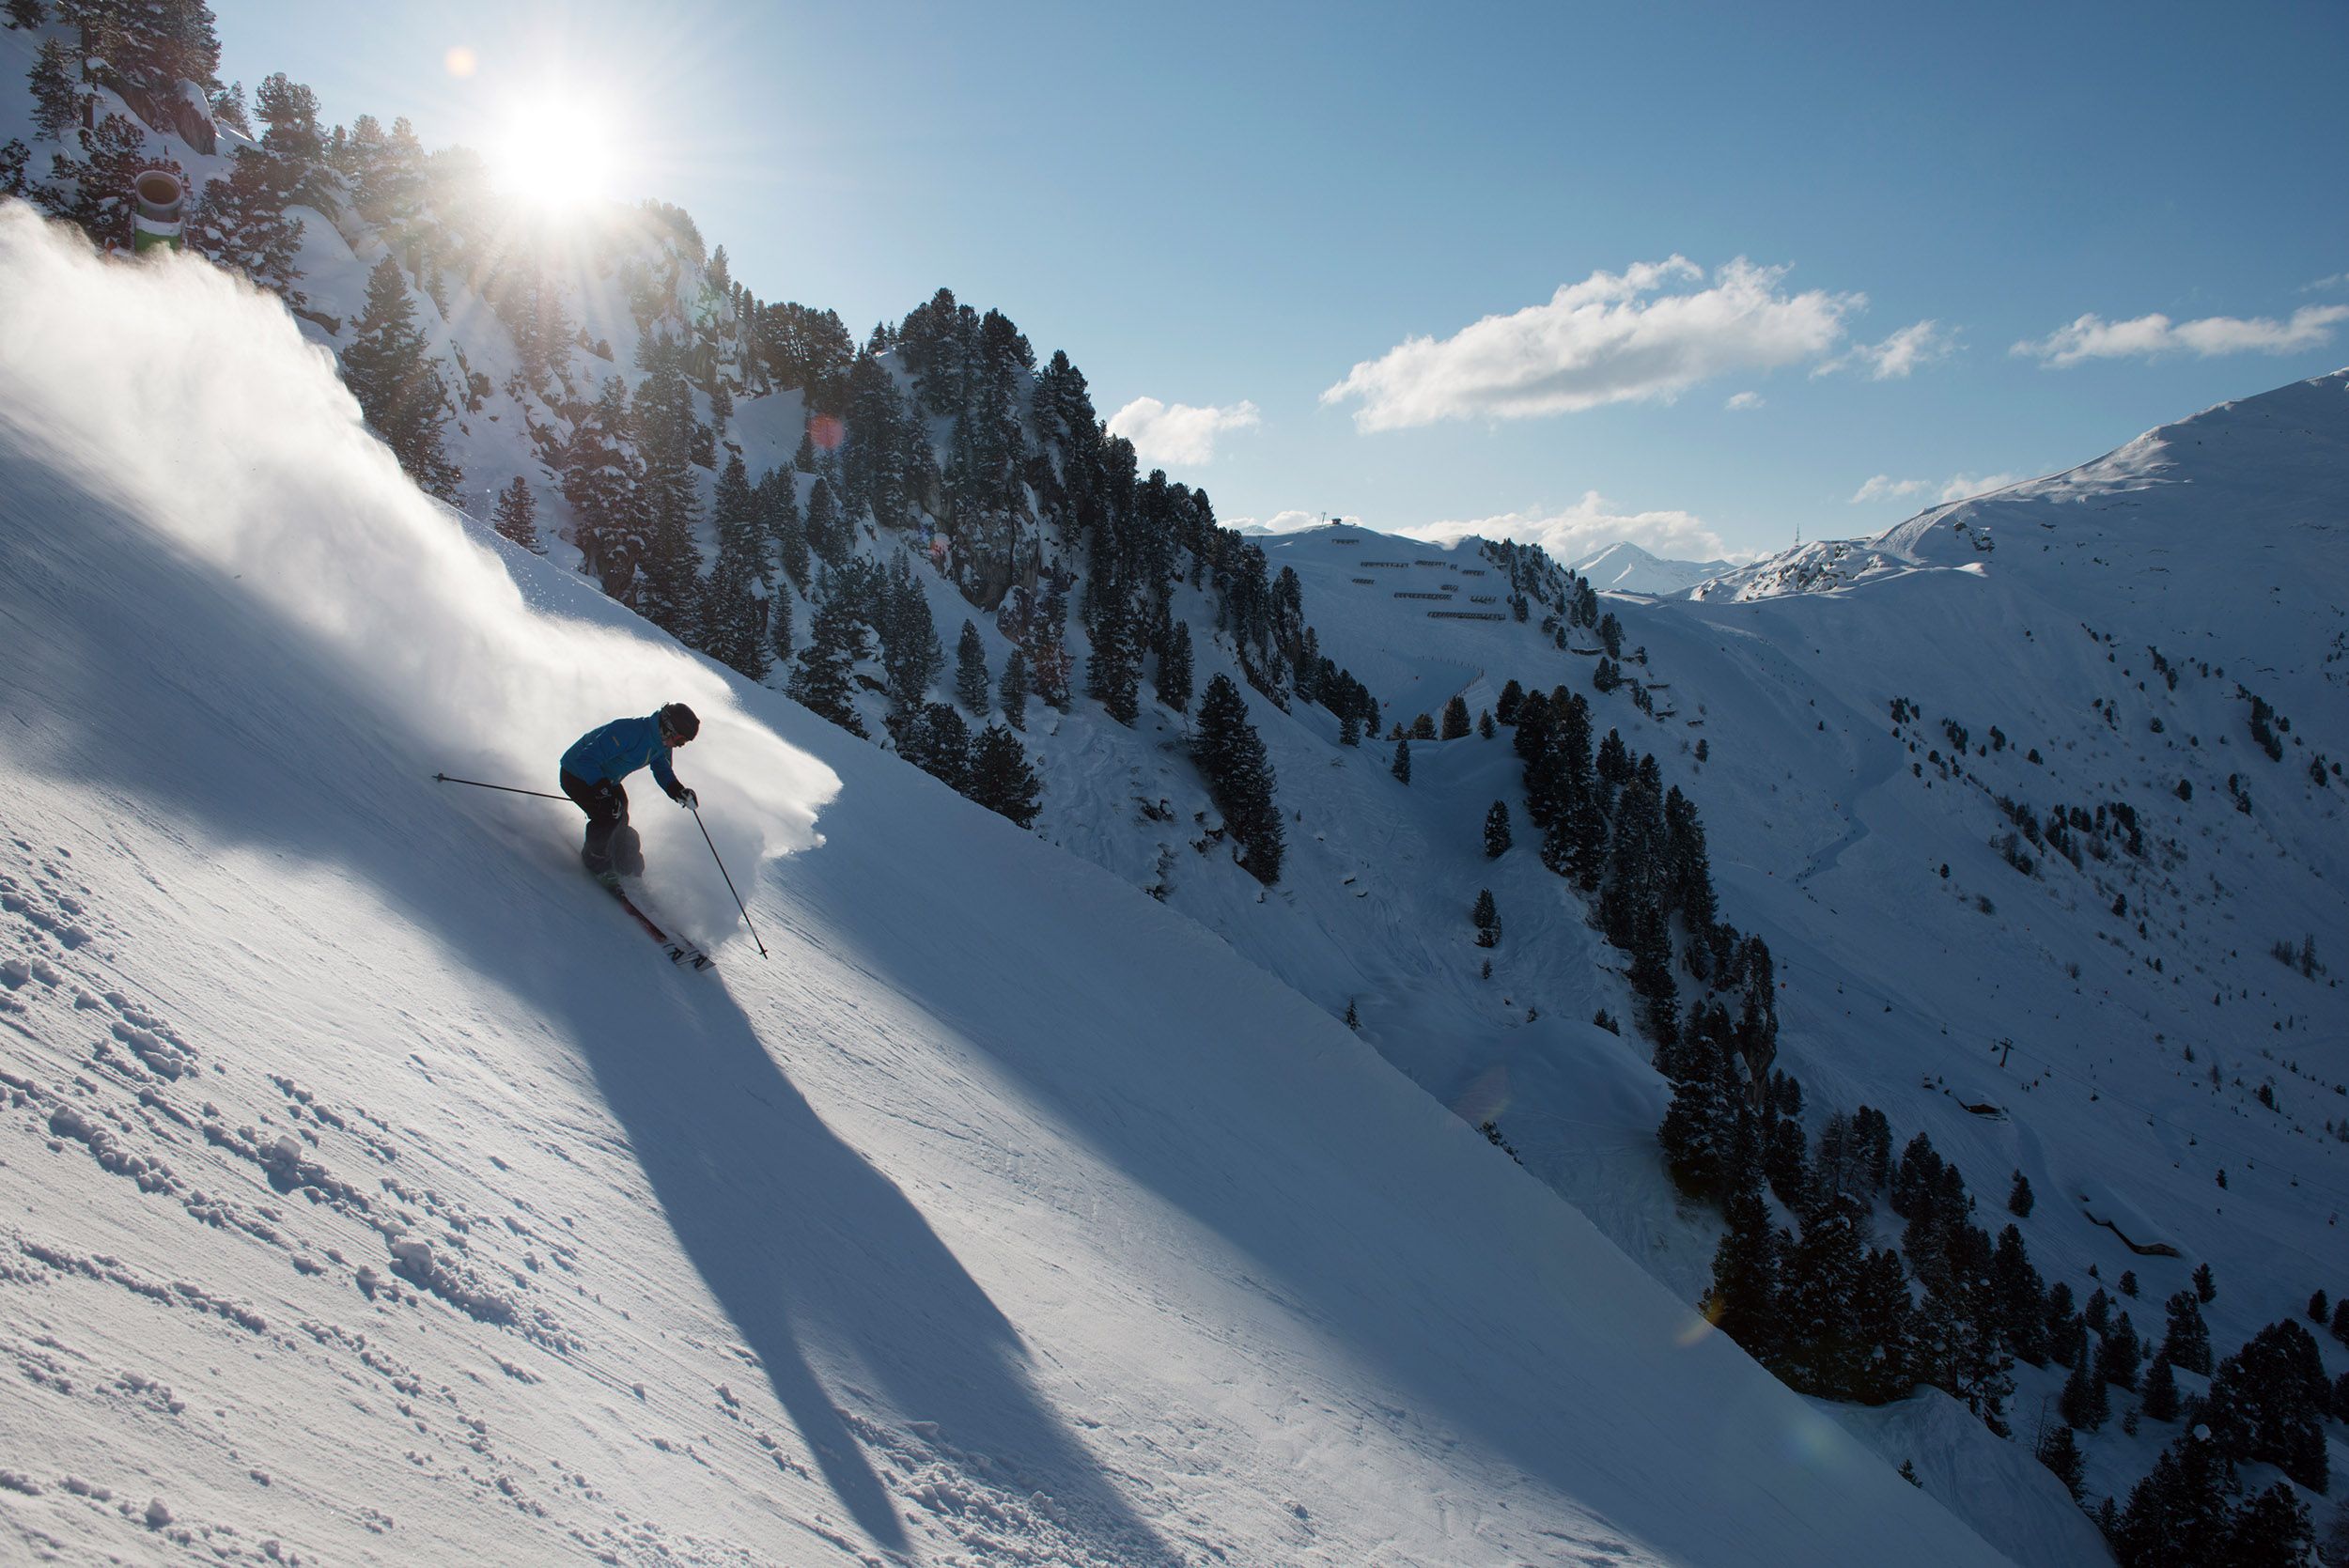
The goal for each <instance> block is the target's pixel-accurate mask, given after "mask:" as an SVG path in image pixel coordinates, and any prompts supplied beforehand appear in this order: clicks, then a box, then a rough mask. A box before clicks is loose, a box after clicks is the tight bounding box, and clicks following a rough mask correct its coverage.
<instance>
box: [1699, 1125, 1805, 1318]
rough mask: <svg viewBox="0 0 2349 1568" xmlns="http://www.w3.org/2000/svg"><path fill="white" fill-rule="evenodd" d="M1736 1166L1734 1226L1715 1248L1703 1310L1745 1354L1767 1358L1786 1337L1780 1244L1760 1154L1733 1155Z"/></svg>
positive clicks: (1731, 1216) (1732, 1190) (1732, 1199)
mask: <svg viewBox="0 0 2349 1568" xmlns="http://www.w3.org/2000/svg"><path fill="white" fill-rule="evenodd" d="M1748 1148H1749V1149H1750V1144H1749V1145H1748ZM1731 1170H1732V1172H1733V1173H1732V1176H1731V1181H1730V1190H1729V1201H1728V1204H1727V1211H1728V1219H1729V1230H1728V1232H1727V1234H1724V1235H1723V1236H1722V1237H1721V1240H1720V1245H1719V1247H1718V1248H1716V1249H1715V1250H1714V1252H1713V1284H1712V1288H1710V1289H1709V1290H1707V1291H1706V1292H1705V1293H1704V1299H1703V1302H1702V1303H1700V1304H1699V1307H1698V1310H1699V1311H1700V1312H1703V1313H1704V1315H1705V1316H1706V1317H1707V1318H1709V1319H1711V1320H1712V1324H1713V1327H1716V1328H1719V1330H1720V1331H1721V1332H1722V1333H1724V1334H1727V1335H1728V1336H1729V1337H1730V1338H1731V1339H1733V1340H1735V1342H1736V1343H1738V1344H1739V1345H1741V1346H1743V1347H1744V1349H1745V1351H1746V1354H1748V1355H1749V1356H1751V1357H1752V1358H1754V1359H1756V1360H1758V1361H1762V1362H1764V1363H1769V1362H1771V1361H1774V1360H1775V1359H1776V1358H1777V1357H1778V1354H1779V1351H1780V1349H1781V1345H1782V1344H1783V1343H1784V1337H1785V1336H1784V1323H1783V1320H1782V1318H1781V1311H1780V1309H1781V1302H1780V1293H1779V1272H1780V1256H1781V1253H1780V1248H1781V1240H1780V1235H1779V1231H1778V1228H1777V1226H1776V1225H1775V1224H1774V1223H1773V1222H1772V1221H1771V1219H1770V1210H1769V1205H1768V1204H1767V1203H1766V1202H1764V1200H1763V1197H1762V1164H1761V1160H1760V1158H1759V1157H1758V1156H1757V1155H1753V1154H1748V1155H1747V1156H1746V1157H1742V1158H1734V1159H1733V1161H1732V1165H1731Z"/></svg>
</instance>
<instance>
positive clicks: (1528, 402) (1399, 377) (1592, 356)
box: [1321, 256, 1867, 431]
mask: <svg viewBox="0 0 2349 1568" xmlns="http://www.w3.org/2000/svg"><path fill="white" fill-rule="evenodd" d="M1786 271H1787V270H1786V269H1785V268H1783V267H1757V266H1755V265H1753V264H1752V263H1751V262H1750V261H1748V260H1746V259H1745V258H1744V257H1742V256H1740V257H1739V258H1737V259H1736V260H1735V261H1732V262H1730V263H1729V264H1728V265H1727V266H1725V267H1722V268H1721V269H1719V271H1718V272H1715V273H1714V274H1713V277H1712V281H1711V284H1710V285H1709V287H1681V288H1679V290H1678V291H1676V292H1672V291H1665V292H1659V291H1662V290H1666V289H1668V287H1670V286H1674V285H1679V286H1688V285H1697V286H1703V285H1704V284H1705V274H1704V270H1703V268H1701V267H1699V266H1697V265H1696V263H1694V262H1692V261H1690V260H1688V257H1686V256H1672V257H1671V258H1670V259H1669V260H1665V261H1660V262H1641V263H1639V264H1636V265H1634V266H1632V267H1630V268H1627V269H1626V271H1624V272H1621V273H1612V272H1593V273H1592V274H1591V275H1590V276H1589V277H1588V278H1585V279H1584V280H1583V281H1582V282H1580V283H1575V284H1567V285H1564V286H1563V287H1560V288H1559V290H1558V292H1557V293H1556V294H1555V295H1553V296H1551V298H1550V300H1549V302H1548V303H1547V304H1539V305H1529V306H1527V307H1526V308H1525V309H1523V310H1520V311H1517V312H1516V313H1515V314H1513V315H1509V316H1487V317H1486V318H1484V319H1483V320H1481V321H1478V322H1475V323H1474V324H1472V325H1470V326H1467V327H1463V328H1462V329H1460V331H1458V332H1457V333H1455V334H1453V335H1452V336H1450V337H1448V338H1445V339H1443V340H1442V341H1440V342H1439V341H1438V340H1436V339H1435V338H1432V337H1409V338H1406V339H1405V340H1404V341H1403V342H1402V343H1400V344H1398V345H1397V346H1396V347H1394V348H1392V349H1388V350H1387V352H1386V353H1384V354H1382V355H1380V356H1379V357H1378V358H1377V359H1375V360H1364V361H1363V362H1362V363H1361V364H1360V365H1355V366H1354V368H1353V369H1352V370H1351V371H1349V372H1348V373H1347V375H1346V379H1345V380H1342V381H1340V382H1338V383H1337V384H1336V385H1335V386H1333V387H1330V389H1329V390H1328V391H1326V392H1324V393H1323V394H1322V395H1321V400H1322V402H1323V403H1325V404H1330V403H1342V402H1346V401H1348V400H1360V402H1361V407H1360V408H1358V409H1356V410H1355V411H1354V424H1355V427H1357V428H1358V429H1361V430H1365V431H1367V430H1395V429H1406V428H1408V427H1413V426H1420V425H1432V424H1435V423H1436V422H1438V421H1439V420H1445V419H1531V418H1534V417H1537V416H1539V415H1543V414H1553V413H1570V412H1575V411H1580V410H1583V409H1594V408H1597V407H1599V406H1600V405H1602V404H1606V403H1622V402H1637V401H1643V400H1657V399H1669V398H1672V397H1674V396H1678V395H1679V394H1680V393H1682V392H1685V391H1686V390H1688V388H1689V387H1692V386H1694V385H1696V384H1697V383H1698V382H1700V381H1704V380H1711V379H1712V378H1714V377H1716V376H1725V375H1730V374H1733V373H1735V372H1739V371H1750V370H1768V369H1772V368H1775V367H1777V366H1780V365H1796V364H1800V363H1802V362H1803V361H1806V360H1813V359H1817V358H1819V357H1821V356H1822V355H1824V354H1826V353H1828V351H1829V350H1831V349H1833V348H1834V347H1835V345H1836V343H1837V342H1838V341H1840V340H1841V338H1842V337H1843V318H1844V317H1845V316H1846V315H1848V314H1850V313H1851V312H1853V311H1857V310H1859V309H1860V308H1862V307H1863V306H1864V305H1865V304H1866V303H1867V300H1866V297H1865V296H1864V295H1859V294H1829V293H1826V292H1824V291H1822V290H1818V289H1812V290H1810V291H1808V292H1806V293H1801V294H1788V293H1786V292H1784V291H1783V290H1781V288H1780V287H1779V285H1780V283H1781V280H1782V279H1783V278H1784V277H1785V275H1786ZM1648 295H1654V296H1656V297H1655V298H1653V299H1649V298H1644V296H1648Z"/></svg>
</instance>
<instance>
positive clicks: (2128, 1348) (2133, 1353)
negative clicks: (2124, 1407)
mask: <svg viewBox="0 0 2349 1568" xmlns="http://www.w3.org/2000/svg"><path fill="white" fill-rule="evenodd" d="M2144 1354H2145V1352H2144V1347H2143V1346H2142V1345H2141V1344H2140V1343H2139V1342H2138V1338H2137V1328H2136V1327H2135V1326H2134V1325H2133V1324H2131V1323H2130V1322H2129V1314H2128V1313H2126V1312H2123V1313H2122V1314H2121V1315H2120V1317H2119V1318H2117V1319H2115V1320H2114V1322H2113V1325H2112V1331H2111V1332H2110V1333H2108V1334H2107V1335H2106V1336H2105V1337H2104V1342H2103V1343H2101V1344H2099V1345H2098V1346H2097V1348H2096V1375H2097V1376H2099V1377H2101V1378H2103V1379H2104V1380H2105V1381H2106V1382H2108V1383H2109V1384H2111V1385H2112V1386H2113V1387H2114V1388H2116V1389H2128V1390H2130V1391H2131V1392H2135V1391H2136V1389H2137V1370H2138V1367H2139V1365H2140V1364H2141V1363H2142V1361H2143V1358H2144Z"/></svg>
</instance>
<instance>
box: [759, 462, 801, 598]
mask: <svg viewBox="0 0 2349 1568" xmlns="http://www.w3.org/2000/svg"><path fill="white" fill-rule="evenodd" d="M799 492H800V486H799V481H798V479H797V478H796V477H795V471H793V470H791V469H787V468H770V469H769V470H768V471H767V472H766V474H764V475H763V476H761V477H760V479H759V481H758V515H759V522H760V524H761V526H762V527H764V528H765V530H766V533H767V536H768V537H769V538H770V539H772V540H774V542H775V560H776V562H777V564H779V565H780V566H781V567H783V571H784V575H785V576H786V577H788V578H789V579H790V580H791V581H792V582H794V583H796V584H798V585H799V586H800V587H801V588H805V587H807V586H808V585H809V584H810V583H811V582H814V581H815V579H814V578H813V577H811V576H810V575H809V570H810V564H809V561H808V551H807V526H806V524H805V523H803V522H801V520H800V493H799Z"/></svg>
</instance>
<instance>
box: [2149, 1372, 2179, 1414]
mask: <svg viewBox="0 0 2349 1568" xmlns="http://www.w3.org/2000/svg"><path fill="white" fill-rule="evenodd" d="M2144 1407H2145V1414H2146V1416H2147V1418H2148V1419H2150V1420H2153V1421H2176V1420H2177V1419H2178V1380H2177V1377H2176V1376H2175V1375H2174V1374H2172V1373H2171V1372H2170V1362H2169V1359H2168V1358H2166V1357H2161V1356H2156V1357H2155V1358H2154V1364H2153V1365H2152V1366H2150V1367H2148V1368H2146V1369H2145V1406H2144Z"/></svg>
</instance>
